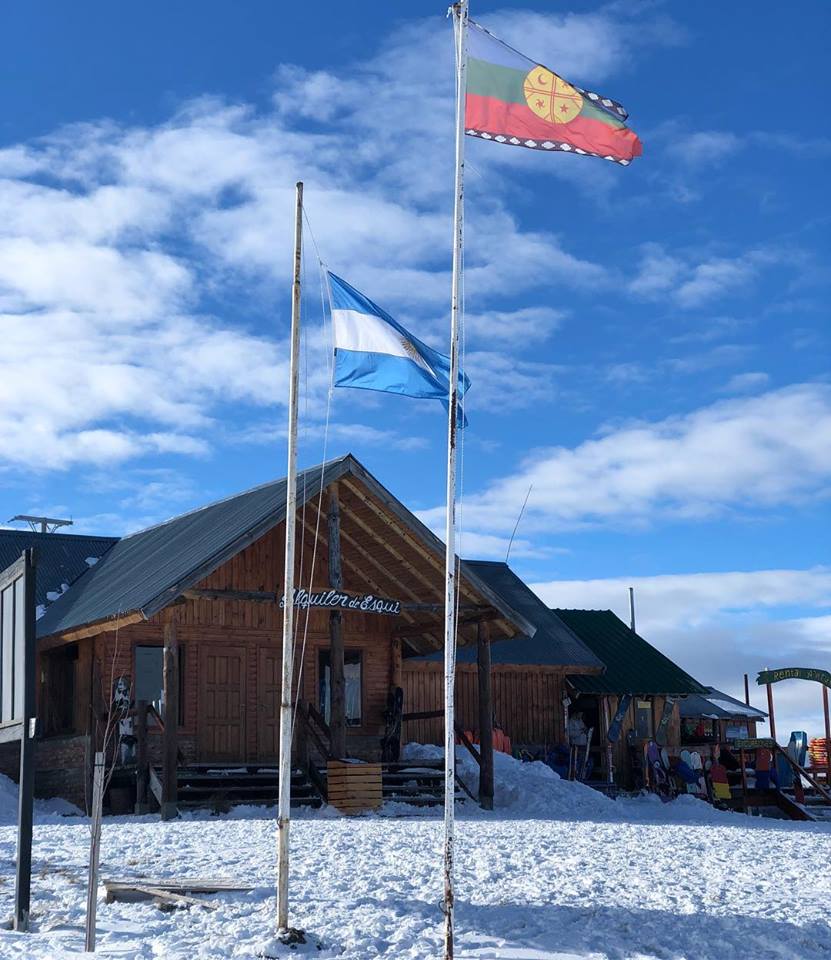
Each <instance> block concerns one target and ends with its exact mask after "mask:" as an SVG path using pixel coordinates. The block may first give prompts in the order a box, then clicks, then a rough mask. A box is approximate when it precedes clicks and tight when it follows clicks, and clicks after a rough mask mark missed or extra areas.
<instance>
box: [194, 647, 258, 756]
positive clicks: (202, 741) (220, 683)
mask: <svg viewBox="0 0 831 960" xmlns="http://www.w3.org/2000/svg"><path fill="white" fill-rule="evenodd" d="M245 676H246V674H245V647H229V646H224V645H223V646H217V647H216V649H213V648H212V647H211V646H209V645H207V644H206V645H204V646H203V647H202V649H201V650H200V653H199V755H200V758H201V759H202V760H221V761H229V762H232V763H235V762H239V761H244V760H246V759H247V758H246V750H245Z"/></svg>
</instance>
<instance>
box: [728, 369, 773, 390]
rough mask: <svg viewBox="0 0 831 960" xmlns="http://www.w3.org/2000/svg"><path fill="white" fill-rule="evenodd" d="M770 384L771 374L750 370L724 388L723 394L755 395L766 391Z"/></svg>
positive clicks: (730, 381) (732, 378)
mask: <svg viewBox="0 0 831 960" xmlns="http://www.w3.org/2000/svg"><path fill="white" fill-rule="evenodd" d="M769 382H770V376H769V374H767V373H765V372H764V371H763V370H748V371H747V373H737V374H734V376H732V377H730V379H729V380H728V381H727V383H725V385H724V386H723V387H722V391H721V392H722V393H755V392H756V391H757V390H762V389H764V388H765V387H766V386H767V385H768V383H769Z"/></svg>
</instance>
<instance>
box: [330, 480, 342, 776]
mask: <svg viewBox="0 0 831 960" xmlns="http://www.w3.org/2000/svg"><path fill="white" fill-rule="evenodd" d="M328 519H329V586H330V587H331V588H332V589H333V590H342V589H343V569H342V566H341V558H340V502H339V500H338V487H337V484H335V483H333V484H332V486H331V487H330V488H329V517H328ZM343 670H344V667H343V618H342V616H341V612H340V610H332V611H330V613H329V676H330V685H331V690H330V700H329V707H330V716H329V729H330V730H331V731H332V753H333V754H334V756H336V757H337V758H338V759H343V758H344V757H345V756H346V689H345V686H346V685H345V681H344V678H343Z"/></svg>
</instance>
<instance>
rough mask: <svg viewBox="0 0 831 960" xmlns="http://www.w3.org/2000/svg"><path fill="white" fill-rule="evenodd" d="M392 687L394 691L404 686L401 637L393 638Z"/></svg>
mask: <svg viewBox="0 0 831 960" xmlns="http://www.w3.org/2000/svg"><path fill="white" fill-rule="evenodd" d="M390 656H391V662H390V687H391V689H392V690H393V691H395V690H396V688H397V687H402V688H403V686H404V658H403V648H402V640H401V637H393V638H392V650H391V654H390Z"/></svg>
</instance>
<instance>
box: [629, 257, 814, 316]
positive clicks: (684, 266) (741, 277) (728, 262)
mask: <svg viewBox="0 0 831 960" xmlns="http://www.w3.org/2000/svg"><path fill="white" fill-rule="evenodd" d="M798 256H799V254H798V253H795V254H793V255H792V256H791V257H789V260H791V261H793V259H794V258H795V257H798ZM784 259H785V258H784V256H783V254H782V253H781V252H777V251H776V250H774V249H766V248H761V247H760V248H756V249H753V250H748V251H746V252H745V253H742V254H740V255H738V256H735V257H710V258H708V259H704V260H700V259H697V258H696V257H695V256H693V255H691V254H679V253H676V254H670V253H667V251H666V250H665V249H664V248H663V247H662V246H661V245H660V244H657V243H647V244H644V245H643V247H642V248H641V262H640V265H639V268H638V272H637V274H636V275H635V276H634V277H633V278H632V279H631V280H630V281H629V284H628V289H629V292H630V293H632V294H633V295H634V296H637V297H643V298H644V299H661V298H668V299H670V300H671V301H673V302H674V303H675V304H676V305H677V306H679V307H681V308H682V309H684V310H689V309H694V308H696V307H700V306H703V305H704V304H706V303H708V302H710V301H712V300H716V299H718V298H719V297H721V296H726V295H729V294H732V293H734V292H736V291H737V290H741V289H742V288H743V287H745V286H747V285H748V284H749V283H750V282H751V281H752V280H753V279H754V278H755V277H757V276H758V274H759V273H760V271H761V270H763V269H764V268H766V267H770V266H772V265H774V264H777V263H782V262H784Z"/></svg>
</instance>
